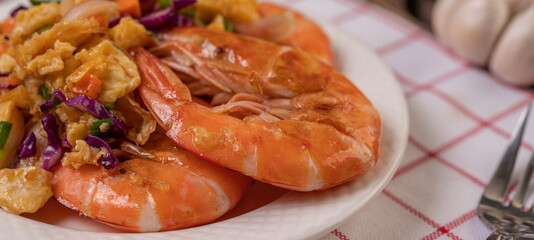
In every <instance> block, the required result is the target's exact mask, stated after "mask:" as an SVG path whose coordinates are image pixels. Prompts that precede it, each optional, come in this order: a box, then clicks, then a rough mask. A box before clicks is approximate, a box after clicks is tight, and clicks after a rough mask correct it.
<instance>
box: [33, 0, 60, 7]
mask: <svg viewBox="0 0 534 240" xmlns="http://www.w3.org/2000/svg"><path fill="white" fill-rule="evenodd" d="M30 2H31V3H32V5H33V6H37V5H39V4H41V3H51V2H57V3H59V0H30Z"/></svg>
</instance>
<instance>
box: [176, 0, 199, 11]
mask: <svg viewBox="0 0 534 240" xmlns="http://www.w3.org/2000/svg"><path fill="white" fill-rule="evenodd" d="M195 2H196V0H174V1H172V9H173V10H174V11H178V10H181V9H183V8H185V7H187V6H189V5H191V4H193V3H195Z"/></svg>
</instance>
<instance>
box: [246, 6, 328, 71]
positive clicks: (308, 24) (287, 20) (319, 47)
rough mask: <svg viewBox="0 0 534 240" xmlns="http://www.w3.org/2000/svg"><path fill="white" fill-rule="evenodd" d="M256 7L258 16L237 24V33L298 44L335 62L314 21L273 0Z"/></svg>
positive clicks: (277, 41) (318, 55)
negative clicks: (250, 20) (251, 20)
mask: <svg viewBox="0 0 534 240" xmlns="http://www.w3.org/2000/svg"><path fill="white" fill-rule="evenodd" d="M257 9H258V13H259V15H260V17H261V18H260V19H259V20H256V21H254V22H251V23H242V24H236V29H237V30H238V32H239V33H242V34H245V35H250V36H255V37H259V38H263V39H266V40H270V41H274V42H276V43H279V44H282V45H287V46H293V47H299V48H301V49H302V50H304V51H306V52H309V53H311V54H313V55H315V56H317V57H319V58H320V59H322V60H324V61H326V62H328V63H330V64H333V63H334V57H333V54H332V49H331V48H330V42H329V40H328V37H327V36H326V34H324V32H323V31H322V30H321V28H320V27H319V26H317V24H315V23H314V22H313V21H311V20H309V19H307V18H306V17H304V16H303V15H302V14H300V13H298V12H295V11H293V10H291V9H288V8H285V7H282V6H279V5H276V4H273V3H268V2H261V3H258V6H257ZM288 14H289V15H288Z"/></svg>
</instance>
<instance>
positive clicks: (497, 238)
mask: <svg viewBox="0 0 534 240" xmlns="http://www.w3.org/2000/svg"><path fill="white" fill-rule="evenodd" d="M517 237H518V236H517V235H516V234H508V233H503V232H501V231H500V230H499V228H495V230H493V232H492V233H491V234H490V235H489V236H488V238H486V240H515V239H516V238H517Z"/></svg>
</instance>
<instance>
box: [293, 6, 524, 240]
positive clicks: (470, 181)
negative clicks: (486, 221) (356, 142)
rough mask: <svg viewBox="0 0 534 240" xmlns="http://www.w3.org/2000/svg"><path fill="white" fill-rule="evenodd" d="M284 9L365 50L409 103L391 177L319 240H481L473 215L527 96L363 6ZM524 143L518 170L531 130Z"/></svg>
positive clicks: (381, 11) (417, 30)
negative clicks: (404, 138)
mask: <svg viewBox="0 0 534 240" xmlns="http://www.w3.org/2000/svg"><path fill="white" fill-rule="evenodd" d="M286 3H287V4H289V5H290V6H291V7H293V8H295V9H297V10H300V11H302V12H304V13H306V14H308V15H310V14H316V15H319V16H321V17H323V18H326V19H328V20H330V21H332V22H333V23H335V24H336V25H338V26H341V27H342V28H343V29H345V30H346V31H347V32H349V33H351V34H352V35H353V36H354V37H355V38H359V39H360V40H362V41H363V42H365V43H367V44H368V45H370V46H371V47H372V48H374V49H375V50H376V52H377V54H378V55H380V56H381V57H382V58H383V59H384V60H385V61H386V62H387V64H389V66H390V67H391V68H392V69H393V71H394V73H395V74H396V76H397V77H398V80H399V82H400V83H401V85H402V87H403V89H404V92H405V94H406V98H407V101H408V105H409V115H410V136H409V144H408V148H407V150H406V154H405V156H404V158H403V160H402V163H401V166H400V168H399V169H398V171H397V173H396V174H395V176H394V177H393V179H392V180H391V182H390V183H389V184H388V185H387V187H386V188H385V189H384V191H383V192H382V193H381V194H380V195H378V196H377V197H376V198H374V199H373V200H372V201H371V202H370V203H368V204H367V205H366V206H365V207H364V208H363V209H361V210H360V211H359V212H358V213H356V214H355V215H354V216H352V217H351V218H350V219H349V220H348V221H347V222H345V223H344V224H343V225H341V226H340V227H338V228H336V229H334V230H333V231H331V232H330V233H329V234H327V235H326V236H324V237H322V238H321V239H324V240H326V239H328V240H334V239H341V240H348V239H485V237H486V236H487V235H488V234H489V233H490V230H489V229H488V228H487V227H486V226H485V225H483V224H482V223H481V222H480V220H479V219H478V218H477V216H476V210H475V209H476V206H477V203H478V201H479V198H480V196H481V194H482V191H483V189H484V186H485V185H486V183H487V182H488V181H489V179H490V177H491V175H492V173H493V171H494V168H495V167H496V165H497V163H498V161H499V158H500V156H501V155H502V153H503V151H504V146H505V144H507V142H508V138H509V137H510V134H511V131H512V129H513V126H514V124H515V122H516V120H517V119H518V116H519V114H520V112H521V110H522V109H523V107H524V106H525V105H526V104H527V103H528V102H529V101H531V100H532V99H533V95H532V94H531V93H530V91H528V90H523V89H516V88H512V87H510V86H508V85H506V84H504V83H503V82H501V81H500V80H498V79H496V78H495V77H494V76H492V75H491V74H489V73H488V72H487V71H485V70H483V69H479V68H476V67H473V66H470V65H469V64H467V63H466V62H465V61H464V60H462V59H460V58H459V57H457V56H455V55H454V54H452V53H451V52H449V51H448V50H447V49H446V48H445V47H443V46H442V45H440V44H439V43H438V42H437V41H436V40H435V39H434V38H433V37H432V36H431V35H429V34H428V33H427V32H425V31H424V30H422V29H420V28H418V27H416V26H415V25H413V24H411V23H408V22H406V21H404V20H402V19H401V18H399V17H396V16H394V15H393V14H392V13H390V12H388V11H386V10H384V9H381V8H379V7H377V6H375V5H373V4H370V3H368V2H364V1H357V0H331V1H324V0H292V1H286ZM347 47H350V46H347ZM533 121H534V119H533ZM531 122H532V121H531ZM531 126H532V124H531ZM525 138H526V139H525V143H524V144H523V149H522V152H521V153H520V155H519V158H520V159H519V164H521V166H523V167H520V168H519V169H524V166H526V164H527V159H528V156H529V152H530V150H532V149H533V147H532V146H533V144H534V127H531V128H529V129H528V130H527V132H526V137H525ZM516 169H518V168H517V167H516ZM516 175H517V174H516Z"/></svg>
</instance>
